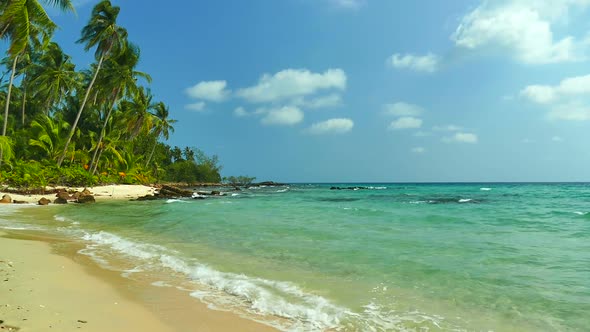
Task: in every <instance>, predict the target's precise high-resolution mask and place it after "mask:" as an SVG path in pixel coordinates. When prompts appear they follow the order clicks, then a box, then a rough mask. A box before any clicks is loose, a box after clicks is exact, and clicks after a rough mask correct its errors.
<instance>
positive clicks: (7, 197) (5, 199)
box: [0, 194, 12, 204]
mask: <svg viewBox="0 0 590 332" xmlns="http://www.w3.org/2000/svg"><path fill="white" fill-rule="evenodd" d="M0 203H2V204H6V203H12V198H11V197H10V195H8V194H5V195H4V196H2V199H1V200H0Z"/></svg>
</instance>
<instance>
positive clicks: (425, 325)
mask: <svg viewBox="0 0 590 332" xmlns="http://www.w3.org/2000/svg"><path fill="white" fill-rule="evenodd" d="M337 188H340V189H337ZM0 209H1V210H0V229H1V228H4V229H8V230H10V229H13V230H14V229H17V230H21V231H26V230H31V231H37V232H38V231H42V232H46V233H52V234H55V235H59V236H61V237H65V238H68V239H72V240H75V241H78V242H79V243H80V244H81V248H82V249H80V250H79V254H81V255H86V256H89V257H91V258H92V259H93V260H94V261H95V262H96V263H97V264H99V265H100V266H102V267H104V268H108V269H111V270H115V271H118V272H120V274H121V277H122V278H129V279H134V278H138V277H140V276H141V277H142V278H143V279H146V278H148V279H149V280H151V283H150V284H149V285H148V287H170V288H176V289H178V290H179V291H180V292H183V294H184V295H183V296H187V297H190V298H192V299H194V301H200V302H203V303H205V304H207V305H208V306H209V307H210V308H212V309H214V310H226V311H234V312H236V313H237V314H239V315H241V316H243V317H247V318H249V319H252V320H256V321H259V322H263V323H265V324H268V325H271V326H274V327H276V328H278V329H279V330H282V331H590V184H587V183H433V184H425V183H420V184H413V183H353V184H351V183H324V184H289V185H279V186H260V187H249V188H244V189H243V190H241V191H228V192H227V195H226V196H223V197H210V198H207V199H169V200H159V201H148V202H131V201H117V202H100V203H98V204H93V205H74V204H68V205H64V206H50V207H37V206H25V207H14V206H10V207H8V206H6V207H1V208H0ZM25 209H27V210H26V211H25Z"/></svg>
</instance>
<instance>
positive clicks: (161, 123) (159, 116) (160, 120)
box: [145, 102, 176, 167]
mask: <svg viewBox="0 0 590 332" xmlns="http://www.w3.org/2000/svg"><path fill="white" fill-rule="evenodd" d="M154 111H155V113H154V114H153V115H154V117H155V118H156V121H155V124H154V127H153V130H152V133H153V134H154V136H155V137H154V138H155V141H154V146H153V147H152V152H150V156H149V157H148V159H147V161H146V163H145V167H148V165H149V164H150V161H151V160H152V157H153V156H154V151H156V146H157V145H158V139H159V138H160V137H163V138H164V139H165V140H168V138H169V137H170V133H171V132H172V133H173V132H174V127H173V126H172V125H173V124H175V123H176V120H173V119H170V118H169V117H168V116H169V114H170V110H169V109H168V106H166V104H164V103H163V102H159V103H157V104H156V106H155V107H154Z"/></svg>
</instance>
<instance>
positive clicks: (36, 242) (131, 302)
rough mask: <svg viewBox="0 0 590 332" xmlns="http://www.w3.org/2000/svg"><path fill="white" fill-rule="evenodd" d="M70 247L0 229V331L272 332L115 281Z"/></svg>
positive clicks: (163, 291)
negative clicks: (4, 231)
mask: <svg viewBox="0 0 590 332" xmlns="http://www.w3.org/2000/svg"><path fill="white" fill-rule="evenodd" d="M76 246H79V244H76V243H73V242H71V243H69V242H67V241H63V240H57V239H51V238H43V237H42V236H41V235H39V236H34V235H30V234H28V233H27V234H23V233H18V232H10V233H3V232H0V321H2V323H0V330H1V331H19V332H21V331H64V332H68V331H96V332H99V331H100V332H104V331H148V332H149V331H162V332H165V331H204V332H205V331H221V332H223V331H275V330H274V329H273V328H271V327H268V326H266V325H263V324H260V323H256V322H254V321H251V320H247V319H244V318H241V317H239V316H237V315H235V314H233V313H230V312H223V311H216V310H211V309H209V308H208V307H207V306H206V305H205V304H203V303H200V302H198V301H197V300H195V299H194V298H191V297H189V296H187V294H186V293H185V292H180V291H178V290H176V289H172V288H159V287H149V284H143V283H141V282H138V281H134V280H129V279H126V278H123V277H122V276H121V275H120V272H116V271H109V270H105V269H102V268H100V267H99V266H97V265H96V263H94V262H93V261H92V260H91V259H90V258H88V257H86V256H84V255H80V254H77V247H76ZM78 249H79V248H78ZM145 289H147V290H148V291H142V290H145Z"/></svg>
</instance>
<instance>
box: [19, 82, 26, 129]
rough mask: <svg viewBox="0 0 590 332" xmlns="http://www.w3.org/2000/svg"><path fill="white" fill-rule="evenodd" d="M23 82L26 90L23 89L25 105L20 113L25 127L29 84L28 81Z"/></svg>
mask: <svg viewBox="0 0 590 332" xmlns="http://www.w3.org/2000/svg"><path fill="white" fill-rule="evenodd" d="M23 84H24V85H23V90H24V91H23V102H22V104H23V107H22V109H21V114H20V115H21V123H22V126H23V127H24V126H25V106H26V105H27V86H26V83H23Z"/></svg>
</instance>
